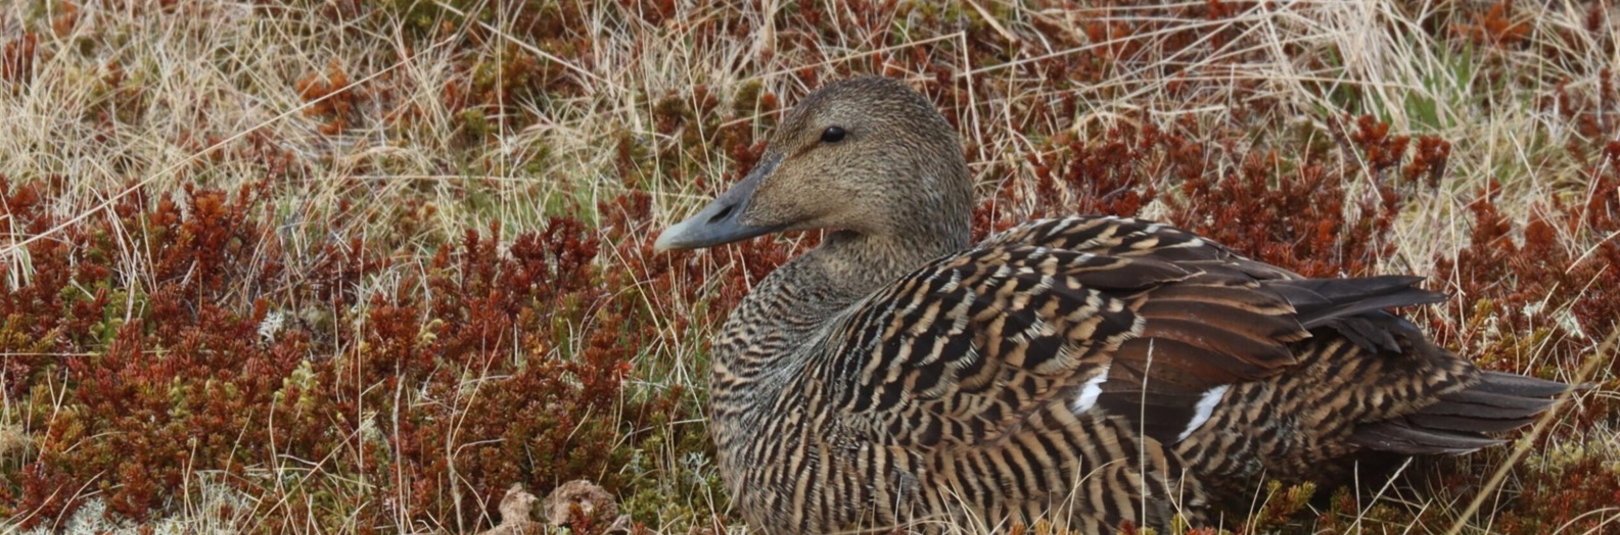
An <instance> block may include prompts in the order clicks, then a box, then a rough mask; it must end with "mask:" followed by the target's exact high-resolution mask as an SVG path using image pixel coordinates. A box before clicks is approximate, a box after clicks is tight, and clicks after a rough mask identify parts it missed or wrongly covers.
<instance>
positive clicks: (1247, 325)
mask: <svg viewBox="0 0 1620 535" xmlns="http://www.w3.org/2000/svg"><path fill="white" fill-rule="evenodd" d="M1416 280H1417V279H1414V278H1410V277H1381V278H1367V279H1343V280H1312V279H1302V278H1300V277H1298V276H1297V275H1294V274H1292V273H1290V272H1287V271H1285V270H1282V269H1280V268H1276V267H1274V266H1270V265H1267V264H1263V263H1260V262H1255V261H1252V260H1248V259H1244V258H1242V257H1239V256H1237V255H1235V254H1232V253H1231V252H1230V251H1228V250H1227V249H1225V248H1223V247H1220V246H1219V245H1216V244H1214V243H1211V242H1208V241H1206V240H1202V239H1200V238H1198V237H1197V236H1195V235H1192V234H1190V233H1187V232H1185V231H1181V230H1179V229H1175V228H1173V227H1168V226H1162V225H1156V224H1151V223H1144V222H1138V221H1133V220H1126V219H1116V218H1071V219H1061V220H1051V221H1042V222H1037V223H1032V224H1029V225H1024V226H1021V227H1019V228H1016V229H1013V230H1011V231H1009V232H1008V233H1005V234H1002V235H999V236H996V237H993V238H992V239H990V240H989V241H987V242H986V243H985V244H983V245H981V246H979V247H977V248H975V249H972V250H969V251H966V252H963V253H960V254H957V255H954V256H951V257H948V258H945V259H942V260H940V261H937V262H935V263H933V264H930V265H928V266H926V267H924V268H922V269H920V270H918V271H916V272H914V273H912V274H911V275H909V276H906V277H904V278H902V279H901V280H899V281H897V282H895V283H894V284H892V285H890V286H888V287H887V288H885V289H883V290H881V291H879V292H876V293H874V294H873V295H872V296H871V297H869V298H868V299H867V300H865V301H863V302H862V303H861V304H859V305H857V306H856V307H855V308H854V309H853V310H851V311H850V312H849V313H847V314H845V315H844V316H843V319H842V320H841V321H839V322H838V323H837V324H836V325H835V326H834V327H833V328H832V329H831V330H830V331H829V332H828V335H827V337H826V338H825V339H824V340H823V346H822V347H823V350H822V351H821V354H822V355H823V358H824V360H823V361H822V366H821V367H820V369H821V370H822V371H821V372H820V374H822V376H821V377H818V378H817V379H818V382H821V384H822V385H823V386H824V387H825V388H827V389H829V391H830V392H829V393H830V394H831V396H830V401H831V403H832V407H833V408H834V411H833V414H835V415H836V419H837V424H838V425H839V427H840V432H844V433H853V434H856V435H859V436H861V437H863V438H865V439H866V440H869V441H874V442H879V443H886V444H896V445H905V446H908V447H910V448H922V449H927V448H933V447H939V446H949V445H953V444H954V445H973V444H984V443H990V442H994V441H997V440H1000V439H1002V438H1004V437H1007V436H1009V435H1010V434H1012V433H1013V432H1014V431H1015V430H1018V429H1019V428H1020V427H1021V426H1024V425H1026V424H1027V423H1028V421H1029V420H1030V415H1032V414H1035V413H1037V412H1039V411H1042V410H1046V409H1049V408H1050V406H1051V405H1052V404H1053V403H1059V402H1061V403H1064V404H1067V405H1068V406H1069V407H1070V410H1072V411H1073V412H1074V413H1076V414H1084V413H1086V412H1087V411H1093V410H1098V409H1101V410H1104V411H1107V412H1108V413H1110V414H1113V415H1118V416H1123V417H1126V418H1128V419H1129V420H1130V421H1131V423H1132V424H1134V426H1135V427H1136V428H1137V429H1138V430H1139V432H1142V433H1145V434H1147V435H1150V436H1153V437H1155V438H1158V439H1159V440H1160V441H1161V442H1164V443H1169V442H1174V441H1175V440H1177V439H1178V438H1179V437H1180V436H1184V432H1185V430H1186V429H1188V428H1189V427H1190V424H1193V423H1194V422H1195V421H1196V420H1197V419H1198V418H1199V417H1200V416H1199V412H1200V410H1201V407H1200V404H1204V405H1209V404H1211V403H1213V402H1214V401H1212V399H1211V395H1212V393H1214V398H1215V400H1218V398H1219V393H1220V392H1224V388H1225V387H1226V386H1228V385H1233V384H1238V383H1243V382H1247V381H1255V380H1260V379H1264V378H1267V377H1270V376H1273V375H1275V374H1277V373H1279V372H1280V371H1281V370H1284V369H1286V368H1288V367H1290V366H1292V365H1294V364H1296V362H1297V361H1296V359H1295V355H1294V354H1293V353H1292V352H1291V350H1290V344H1291V343H1293V342H1297V341H1299V340H1303V339H1305V338H1308V337H1310V336H1311V334H1310V331H1311V329H1313V328H1318V327H1330V328H1335V329H1337V330H1340V331H1341V332H1347V333H1352V334H1347V336H1348V337H1351V338H1352V339H1353V340H1355V341H1356V342H1357V343H1358V344H1363V343H1364V344H1367V345H1368V346H1370V347H1371V346H1379V345H1383V344H1393V343H1394V342H1393V341H1390V340H1385V339H1384V338H1381V336H1382V337H1388V335H1387V334H1384V333H1381V332H1380V331H1378V329H1376V328H1373V327H1371V326H1368V325H1359V324H1360V323H1363V322H1362V320H1360V319H1358V318H1360V317H1361V316H1363V315H1365V314H1366V313H1368V312H1370V311H1371V312H1376V311H1377V310H1379V309H1382V308H1386V307H1390V306H1397V305H1407V304H1415V303H1425V302H1431V301H1434V300H1436V299H1437V298H1438V297H1439V296H1438V294H1434V293H1431V292H1426V291H1422V290H1418V289H1415V288H1412V287H1411V285H1412V284H1413V283H1415V282H1416ZM1358 327H1360V328H1361V330H1363V331H1366V332H1358ZM1202 410H1203V412H1204V413H1205V416H1203V417H1205V418H1207V413H1208V408H1207V407H1206V408H1203V409H1202Z"/></svg>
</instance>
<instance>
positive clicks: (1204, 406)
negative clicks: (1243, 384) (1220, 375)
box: [1176, 385, 1232, 442]
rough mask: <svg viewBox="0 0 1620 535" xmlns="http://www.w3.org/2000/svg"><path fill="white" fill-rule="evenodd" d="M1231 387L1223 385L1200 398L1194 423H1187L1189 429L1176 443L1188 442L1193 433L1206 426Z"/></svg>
mask: <svg viewBox="0 0 1620 535" xmlns="http://www.w3.org/2000/svg"><path fill="white" fill-rule="evenodd" d="M1231 386H1232V385H1221V386H1217V387H1215V388H1211V389H1209V390H1205V391H1204V395H1203V396H1202V397H1199V398H1198V406H1197V407H1194V408H1195V409H1196V410H1197V412H1196V413H1194V414H1193V419H1192V421H1190V422H1187V429H1186V430H1184V431H1182V432H1181V435H1179V436H1177V437H1176V442H1181V441H1183V440H1187V437H1189V436H1192V434H1193V431H1197V430H1198V428H1200V427H1203V426H1204V423H1205V422H1208V421H1209V417H1210V415H1211V414H1214V413H1215V404H1217V403H1220V402H1221V398H1222V397H1225V396H1226V389H1227V388H1230V387H1231Z"/></svg>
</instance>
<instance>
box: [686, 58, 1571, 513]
mask: <svg viewBox="0 0 1620 535" xmlns="http://www.w3.org/2000/svg"><path fill="white" fill-rule="evenodd" d="M782 125H783V126H782V128H781V129H780V130H779V131H778V132H777V133H776V134H774V135H773V137H772V138H771V142H770V147H771V148H770V149H768V150H767V154H766V156H765V158H764V161H766V162H767V163H766V164H764V165H766V167H765V169H766V172H768V174H766V175H761V180H762V181H761V182H758V183H754V184H750V185H748V187H749V188H755V187H757V188H758V189H757V190H753V191H752V197H749V198H747V199H745V200H746V204H743V205H738V206H727V207H725V209H723V210H721V209H716V210H715V211H713V212H712V213H715V214H720V215H717V216H714V220H716V221H719V220H720V219H721V216H722V215H726V214H730V213H731V212H732V209H733V208H735V209H736V210H739V212H737V215H736V219H737V221H739V223H738V224H743V225H748V227H746V228H765V229H782V228H798V229H809V228H831V229H835V231H833V232H830V233H829V234H828V235H827V236H826V238H825V239H824V241H823V244H822V245H821V246H820V247H818V248H816V249H814V250H812V251H810V252H808V253H806V254H805V255H802V256H801V257H799V258H797V259H794V260H793V261H791V262H789V263H787V264H786V265H784V266H782V267H781V268H779V269H777V270H776V271H775V272H774V273H772V274H771V275H770V276H769V277H767V278H766V279H765V280H763V281H761V282H760V284H759V285H758V286H757V287H755V288H754V289H753V290H752V291H751V292H750V293H749V295H748V297H747V298H745V299H744V300H743V302H742V303H741V304H740V305H739V306H738V308H737V309H736V310H734V311H733V312H732V314H731V316H730V317H729V318H728V319H727V321H726V324H725V325H724V326H723V327H722V329H721V334H720V335H719V337H718V338H717V339H716V340H715V343H714V346H713V354H712V361H713V372H712V375H711V410H712V421H711V430H712V432H713V434H714V437H715V441H716V445H717V452H718V455H719V468H720V473H721V476H722V478H723V479H724V480H725V481H726V483H727V487H728V489H729V490H730V492H731V495H732V500H733V504H734V506H735V508H736V510H737V511H738V512H740V513H741V514H742V516H743V517H744V518H745V519H747V521H748V523H749V524H750V525H751V526H753V527H754V528H756V529H758V530H761V531H764V532H768V533H829V532H845V531H884V530H889V529H893V528H896V527H906V528H908V529H912V530H916V531H922V532H937V531H946V528H947V527H948V526H968V527H971V526H981V527H993V526H996V525H1000V523H1002V522H1007V521H1024V522H1030V521H1034V520H1037V519H1047V520H1051V521H1054V522H1055V523H1056V524H1058V525H1060V526H1067V527H1069V528H1070V529H1074V530H1077V531H1079V532H1084V533H1095V532H1106V531H1109V530H1111V529H1112V528H1113V527H1114V526H1117V525H1119V523H1120V522H1121V521H1126V520H1130V521H1133V522H1136V523H1138V524H1142V523H1146V524H1151V525H1164V524H1166V523H1168V522H1170V521H1171V519H1172V517H1173V516H1175V515H1181V516H1184V517H1186V518H1188V519H1191V520H1193V521H1194V522H1198V521H1202V520H1206V519H1209V518H1212V516H1211V515H1213V514H1215V513H1217V512H1222V511H1224V510H1228V509H1231V508H1233V507H1235V506H1236V505H1237V504H1241V503H1246V502H1245V500H1246V499H1247V497H1248V496H1249V495H1250V493H1252V492H1253V489H1254V488H1255V485H1256V483H1257V482H1258V478H1260V477H1262V476H1264V477H1273V478H1281V479H1285V480H1328V481H1331V480H1334V479H1336V478H1341V477H1343V475H1344V474H1345V473H1346V472H1347V471H1348V470H1350V469H1351V468H1352V467H1354V466H1355V462H1356V461H1358V460H1361V459H1364V458H1366V456H1368V455H1375V454H1376V455H1386V454H1387V455H1408V454H1429V453H1458V452H1464V451H1468V450H1472V449H1476V448H1478V447H1482V446H1485V445H1489V444H1491V443H1493V442H1494V441H1493V440H1492V439H1489V438H1487V437H1486V436H1485V435H1483V434H1482V433H1487V432H1495V431H1503V430H1508V429H1512V428H1514V427H1518V426H1520V425H1524V424H1525V423H1528V422H1529V421H1530V419H1531V418H1533V417H1534V415H1535V414H1537V413H1539V412H1541V411H1543V410H1545V409H1546V408H1547V407H1548V405H1549V403H1550V401H1549V398H1550V397H1552V396H1554V395H1556V394H1558V393H1560V392H1562V391H1563V390H1564V388H1565V387H1564V385H1561V384H1558V383H1553V382H1548V381H1540V380H1536V379H1530V378H1526V377H1519V376H1513V375H1507V374H1498V373H1487V372H1481V371H1480V370H1478V369H1477V368H1476V367H1474V366H1473V365H1472V364H1470V363H1468V362H1467V361H1465V360H1463V359H1461V358H1458V357H1457V356H1456V355H1453V354H1451V353H1449V352H1447V351H1445V350H1443V349H1440V348H1438V347H1435V346H1434V345H1433V344H1432V343H1430V342H1429V341H1428V340H1427V339H1426V338H1425V337H1424V336H1423V334H1422V333H1421V332H1419V331H1418V330H1417V328H1416V327H1415V326H1413V325H1412V324H1411V323H1409V322H1406V321H1405V320H1402V319H1400V318H1398V317H1396V316H1394V315H1391V314H1389V313H1387V312H1384V311H1383V310H1384V309H1386V308H1389V307H1395V306H1406V305H1416V304H1423V303H1430V302H1434V301H1436V300H1438V299H1441V298H1442V297H1443V296H1440V295H1438V294H1435V293H1432V292H1427V291H1423V290H1420V289H1417V288H1415V287H1414V284H1416V283H1417V282H1418V280H1419V279H1417V278H1413V277H1371V278H1361V279H1304V278H1301V277H1300V276H1298V275H1296V274H1293V273H1290V272H1288V271H1286V270H1283V269H1280V268H1277V267H1275V266H1270V265H1266V264H1263V263H1259V262H1255V261H1252V260H1249V259H1245V258H1243V257H1241V256H1239V255H1237V254H1234V253H1233V252H1232V251H1230V250H1228V249H1226V248H1224V247H1221V246H1220V245H1218V244H1214V243H1210V242H1208V241H1207V240H1204V239H1202V238H1199V237H1197V236H1194V235H1192V234H1190V233H1187V232H1185V231H1182V230H1180V229H1176V228H1173V227H1168V226H1164V225H1159V224H1154V223H1149V222H1141V221H1135V220H1129V219H1118V218H1111V217H1077V218H1067V219H1056V220H1047V221H1037V222H1032V223H1029V224H1026V225H1022V226H1019V227H1017V228H1014V229H1011V230H1009V231H1007V232H1005V233H1002V234H1000V235H997V236H994V237H992V238H990V239H989V240H987V241H986V242H984V243H981V244H979V245H978V246H976V247H972V248H968V247H967V246H966V245H967V240H966V237H967V234H968V233H967V225H966V222H967V218H968V213H969V206H970V202H971V201H970V199H971V191H972V187H971V184H970V183H969V181H968V177H967V173H966V169H965V166H964V165H963V162H962V159H961V157H960V154H959V149H957V145H956V138H955V135H954V132H953V131H952V130H951V129H950V128H949V126H948V125H947V124H945V122H944V120H943V119H942V118H940V117H939V115H938V114H937V113H936V112H934V111H933V110H932V108H931V107H930V106H929V105H928V103H927V102H926V101H925V100H923V99H922V98H921V97H920V96H918V95H917V94H916V93H913V92H911V91H910V90H909V89H907V88H906V87H904V86H903V85H902V84H899V83H897V82H894V81H891V80H884V79H873V78H866V79H857V80H851V81H846V82H840V83H838V84H834V85H832V86H829V87H828V88H826V89H824V90H822V91H818V92H817V93H815V94H813V95H811V96H810V97H808V98H807V99H806V100H805V102H804V103H803V104H801V105H800V106H799V107H797V108H795V109H794V110H793V111H792V112H791V113H790V114H789V115H788V117H787V118H786V119H785V120H784V121H783V123H782ZM829 126H837V127H839V128H840V129H845V130H847V134H848V138H847V139H845V138H844V136H842V135H840V136H835V139H834V141H830V142H829V141H826V138H825V136H822V137H821V140H820V141H818V133H820V132H823V131H824V129H826V128H828V127H829ZM931 188H932V189H931ZM940 188H943V191H933V189H940ZM717 202H718V201H717ZM706 210H709V209H706ZM705 213H711V212H705ZM689 224H692V225H701V224H703V222H702V221H699V222H698V223H682V225H683V228H685V227H684V226H685V225H689ZM663 239H664V238H662V237H661V238H660V240H663Z"/></svg>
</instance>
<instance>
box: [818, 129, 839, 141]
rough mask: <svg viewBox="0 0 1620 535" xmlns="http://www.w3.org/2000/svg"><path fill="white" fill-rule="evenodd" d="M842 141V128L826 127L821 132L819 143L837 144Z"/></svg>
mask: <svg viewBox="0 0 1620 535" xmlns="http://www.w3.org/2000/svg"><path fill="white" fill-rule="evenodd" d="M843 140H844V129H843V128H839V127H836V126H829V127H827V129H826V130H824V131H822V132H821V142H822V143H837V142H839V141H843Z"/></svg>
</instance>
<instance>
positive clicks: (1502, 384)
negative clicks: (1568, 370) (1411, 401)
mask: <svg viewBox="0 0 1620 535" xmlns="http://www.w3.org/2000/svg"><path fill="white" fill-rule="evenodd" d="M1569 389H1570V387H1569V385H1565V384H1563V383H1559V382H1556V381H1547V380H1542V379H1536V378H1533V377H1525V376H1522V375H1514V374H1509V373H1500V372H1481V373H1480V376H1479V381H1478V382H1476V383H1474V384H1473V385H1472V386H1470V387H1468V388H1466V389H1463V390H1460V391H1457V392H1452V393H1449V394H1445V395H1443V396H1441V397H1440V401H1438V402H1436V403H1433V404H1430V405H1428V406H1425V407H1423V408H1422V409H1419V410H1418V411H1417V412H1414V413H1412V414H1408V415H1405V416H1402V417H1400V418H1395V419H1390V420H1384V421H1379V422H1373V423H1370V424H1366V425H1362V426H1360V427H1358V428H1357V429H1356V431H1355V433H1354V434H1353V435H1351V441H1352V442H1354V443H1356V444H1359V445H1361V446H1363V447H1367V448H1370V449H1373V450H1378V451H1387V452H1392V453H1399V454H1405V455H1429V454H1439V453H1450V454H1461V453H1468V452H1471V451H1474V450H1477V449H1480V448H1483V447H1486V446H1491V445H1494V444H1497V443H1500V442H1501V441H1500V440H1498V439H1493V438H1490V437H1487V436H1485V435H1484V434H1485V433H1500V432H1503V431H1511V430H1514V429H1518V428H1520V427H1524V426H1526V425H1530V424H1531V423H1533V422H1535V420H1536V417H1537V416H1539V415H1540V414H1541V413H1542V412H1543V411H1546V410H1547V408H1549V407H1551V406H1552V405H1553V403H1554V402H1555V401H1556V400H1555V399H1554V397H1555V396H1557V395H1559V394H1562V393H1564V392H1567V391H1569Z"/></svg>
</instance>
